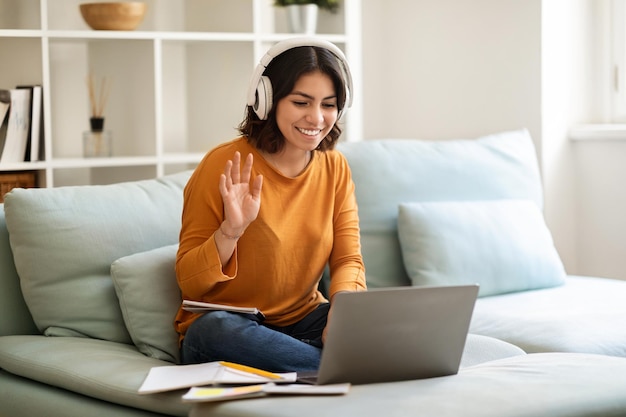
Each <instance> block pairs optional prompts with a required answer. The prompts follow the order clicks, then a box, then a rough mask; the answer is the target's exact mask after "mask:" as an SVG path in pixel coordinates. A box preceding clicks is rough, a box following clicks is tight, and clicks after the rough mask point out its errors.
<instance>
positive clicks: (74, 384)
mask: <svg viewBox="0 0 626 417" xmlns="http://www.w3.org/2000/svg"><path fill="white" fill-rule="evenodd" d="M163 365H170V364H169V363H168V362H163V361H160V360H157V359H153V358H149V357H147V356H145V355H143V354H142V353H141V352H139V351H138V350H137V349H136V348H135V347H134V346H130V345H126V344H122V343H115V342H108V341H104V340H95V339H87V338H76V337H47V336H2V337H0V368H2V369H3V370H4V371H6V372H10V373H12V374H15V375H18V376H22V377H25V378H29V379H32V380H35V381H38V382H42V383H45V384H49V385H52V386H56V387H59V388H64V389H66V390H69V391H73V392H76V393H79V394H83V395H86V396H89V397H94V398H98V399H100V400H104V401H109V402H113V403H117V404H122V405H126V406H129V407H134V408H140V409H144V410H149V411H154V412H158V413H163V414H169V415H174V416H184V415H186V413H187V411H188V407H187V405H185V404H182V403H181V402H180V395H181V393H180V392H169V393H162V394H155V395H149V396H146V395H139V394H137V390H138V389H139V386H140V385H141V383H142V382H143V380H144V378H145V377H146V375H147V374H148V371H149V370H150V368H151V367H153V366H163ZM51 406H52V404H51Z"/></svg>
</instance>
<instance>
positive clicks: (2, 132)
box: [0, 90, 11, 153]
mask: <svg viewBox="0 0 626 417" xmlns="http://www.w3.org/2000/svg"><path fill="white" fill-rule="evenodd" d="M10 107H11V92H10V91H9V90H0V153H2V149H4V141H5V139H6V136H7V124H8V123H9V108H10Z"/></svg>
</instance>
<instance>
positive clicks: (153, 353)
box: [0, 131, 626, 417]
mask: <svg viewBox="0 0 626 417" xmlns="http://www.w3.org/2000/svg"><path fill="white" fill-rule="evenodd" d="M339 149H340V150H341V151H342V152H343V153H344V154H345V155H346V156H347V158H348V161H349V162H350V164H351V167H352V170H353V176H354V180H355V183H356V186H357V198H358V202H359V210H360V221H361V229H362V230H361V231H362V243H363V254H364V259H365V263H366V268H367V276H368V282H369V286H370V287H384V286H399V285H433V284H435V285H448V284H451V283H460V282H468V281H470V282H480V283H481V297H480V298H479V300H478V301H477V306H476V311H475V314H474V317H473V320H472V330H471V332H472V334H470V336H469V337H468V342H467V345H466V350H465V354H464V357H463V361H462V369H461V371H460V373H459V374H458V375H455V376H451V377H444V378H435V379H428V380H420V381H405V382H398V383H389V384H372V385H363V386H355V387H353V388H352V390H351V392H350V393H349V394H348V395H346V396H341V397H315V398H310V397H307V398H302V397H292V398H281V397H276V398H264V399H255V400H246V401H234V402H227V403H221V404H201V405H197V406H195V407H193V408H191V407H190V406H189V405H188V404H184V403H182V402H181V401H180V395H181V392H172V393H164V394H156V395H144V396H140V395H138V394H137V393H136V390H137V388H138V387H139V385H140V384H141V382H142V381H143V379H144V377H145V376H146V374H147V372H148V370H149V369H150V368H151V367H152V366H158V365H163V364H171V363H175V362H176V361H177V360H178V351H177V343H176V334H175V333H174V331H173V328H172V319H173V316H174V314H175V312H176V309H177V307H178V304H179V303H180V294H179V292H178V289H177V287H176V282H175V277H174V269H173V265H174V257H175V253H176V242H177V239H178V230H179V227H180V213H181V207H182V188H183V187H184V184H185V183H186V181H187V179H188V177H189V174H190V173H189V172H184V173H180V174H176V175H171V176H167V177H164V178H160V179H155V180H147V181H137V182H130V183H123V184H115V185H107V186H86V187H61V188H55V189H40V190H19V189H18V190H14V191H12V192H11V193H9V194H8V195H7V196H6V198H5V205H4V207H3V208H4V210H0V416H2V417H17V416H34V415H45V416H50V417H55V416H59V417H60V416H63V417H72V416H86V415H89V416H91V415H93V416H116V417H117V416H164V415H174V416H185V415H188V413H190V415H192V416H218V417H219V416H249V417H252V416H293V415H298V416H302V417H306V416H316V417H318V416H319V415H341V416H357V415H358V416H379V415H392V416H431V415H437V416H461V415H462V416H499V417H502V416H518V415H519V416H521V415H524V416H534V415H536V416H543V415H550V416H589V415H603V416H606V415H626V396H624V395H623V392H624V390H625V389H626V358H624V357H623V356H626V354H624V349H625V346H626V336H625V330H624V328H623V326H622V325H621V320H620V319H621V317H623V316H624V313H626V307H622V306H620V305H619V304H618V303H617V300H623V299H624V297H625V296H626V282H620V281H611V280H603V279H599V278H584V277H567V276H566V274H565V271H564V270H563V267H562V264H561V262H560V260H559V258H558V254H557V253H556V251H555V250H554V247H553V245H552V241H551V237H550V234H549V232H548V231H547V228H546V227H545V224H544V223H543V218H542V216H541V211H540V207H541V204H542V200H541V196H542V191H541V182H540V177H539V173H538V169H537V163H536V158H535V153H534V148H533V146H532V141H531V139H530V137H529V135H528V132H526V131H516V132H505V133H502V134H498V135H493V136H490V137H485V138H480V139H471V140H456V141H445V142H431V141H421V140H392V139H389V140H381V141H366V142H359V143H342V144H341V145H340V148H339ZM556 303H558V304H556ZM557 306H566V308H567V311H562V308H557ZM573 307H575V308H573ZM555 310H556V311H555ZM556 313H558V315H556V316H555V315H554V314H556ZM433 319H436V318H433ZM598 326H600V328H601V329H602V332H601V333H600V332H598V331H597V328H598ZM498 339H502V340H498ZM503 340H506V341H503ZM508 342H510V343H508ZM518 346H521V347H523V349H524V350H525V351H527V352H537V353H531V354H525V353H524V351H523V350H522V349H520V348H519V347H518ZM416 360H418V359H416ZM364 366H366V364H364Z"/></svg>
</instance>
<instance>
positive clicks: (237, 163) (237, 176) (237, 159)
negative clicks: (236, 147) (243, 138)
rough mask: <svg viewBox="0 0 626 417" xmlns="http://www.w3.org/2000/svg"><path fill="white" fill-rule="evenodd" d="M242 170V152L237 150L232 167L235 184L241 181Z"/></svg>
mask: <svg viewBox="0 0 626 417" xmlns="http://www.w3.org/2000/svg"><path fill="white" fill-rule="evenodd" d="M240 170H241V154H240V153H239V152H235V156H233V164H232V168H231V170H230V172H231V174H230V175H231V177H232V183H233V184H239V183H240V182H241V176H240Z"/></svg>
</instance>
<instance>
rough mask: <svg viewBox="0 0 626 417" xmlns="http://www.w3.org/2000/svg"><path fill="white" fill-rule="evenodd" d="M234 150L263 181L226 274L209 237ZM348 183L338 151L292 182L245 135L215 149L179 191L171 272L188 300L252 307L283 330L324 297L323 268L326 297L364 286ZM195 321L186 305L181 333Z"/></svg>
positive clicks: (321, 155)
mask: <svg viewBox="0 0 626 417" xmlns="http://www.w3.org/2000/svg"><path fill="white" fill-rule="evenodd" d="M235 151H239V152H240V153H241V157H242V160H244V159H245V157H246V156H247V155H248V154H249V153H252V154H253V156H254V166H253V168H252V178H254V177H255V176H257V175H258V174H262V175H263V177H264V181H263V189H262V192H261V208H260V211H259V215H258V217H257V219H256V220H255V221H253V222H252V223H251V224H250V226H249V227H248V229H247V230H246V231H245V233H244V234H243V236H242V237H241V238H240V239H239V241H238V243H237V248H236V249H235V252H234V254H233V258H231V260H230V261H229V262H228V264H227V265H226V269H227V270H223V266H222V265H221V263H220V260H219V256H218V252H217V247H216V245H215V241H214V238H213V234H214V233H215V231H216V230H217V229H218V227H219V225H220V224H221V223H222V221H223V219H224V214H223V203H222V197H221V195H220V192H219V189H218V184H219V176H220V174H222V173H223V171H224V166H225V164H226V161H227V160H229V159H232V157H233V155H234V153H235ZM359 239H360V238H359V224H358V213H357V205H356V200H355V195H354V183H353V182H352V177H351V174H350V168H349V166H348V163H347V161H346V160H345V158H344V157H343V155H341V154H340V153H339V152H336V151H328V152H317V151H316V152H313V158H312V161H311V163H310V164H309V165H308V167H307V168H306V170H305V171H304V172H303V173H302V174H300V175H299V176H298V177H297V178H287V177H285V176H283V175H281V174H280V173H279V172H278V171H276V170H275V169H274V168H273V167H272V166H271V165H270V164H268V163H267V162H266V161H265V159H263V157H262V156H261V155H260V154H259V152H258V151H257V150H256V149H255V148H254V147H252V146H251V145H249V144H248V143H247V141H246V140H245V139H244V138H239V139H236V140H234V141H232V142H229V143H226V144H223V145H220V146H218V147H217V148H215V149H213V150H212V151H210V152H209V153H208V154H207V155H206V156H205V157H204V159H203V160H202V162H201V163H200V164H199V165H198V167H197V168H196V170H195V172H194V173H193V175H192V176H191V178H190V179H189V182H188V183H187V186H186V187H185V191H184V205H183V216H182V229H181V232H180V247H179V250H178V256H177V260H176V275H177V280H178V285H179V287H180V289H181V292H182V296H183V298H185V299H190V300H199V301H207V302H213V303H220V304H229V305H237V306H244V307H258V308H259V309H260V310H261V311H263V313H264V314H265V316H266V323H269V324H273V325H278V326H286V325H289V324H292V323H295V322H297V321H299V320H301V319H302V318H303V317H304V316H306V315H307V314H308V313H310V312H311V311H313V310H314V309H315V308H316V307H317V305H319V303H321V302H324V301H326V300H325V299H324V297H323V296H322V294H321V293H320V292H319V291H318V290H317V285H318V282H319V279H320V277H321V275H322V272H323V270H324V267H325V266H326V264H328V265H329V266H330V273H331V284H330V289H329V295H330V297H332V296H333V295H334V294H335V293H337V292H338V291H362V290H365V289H366V284H365V268H364V265H363V260H362V257H361V246H360V240H359ZM197 317H198V316H197V315H196V314H192V313H189V312H186V311H183V310H182V309H181V310H179V312H178V314H177V316H176V322H175V327H176V330H177V331H178V332H179V333H180V335H181V340H182V337H183V336H184V334H185V332H186V330H187V328H188V327H189V325H190V324H191V323H192V322H193V320H194V319H195V318H197Z"/></svg>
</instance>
